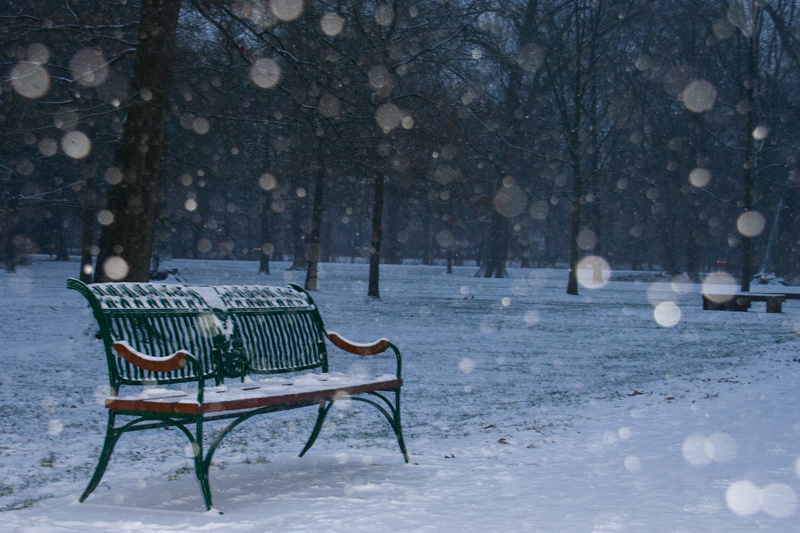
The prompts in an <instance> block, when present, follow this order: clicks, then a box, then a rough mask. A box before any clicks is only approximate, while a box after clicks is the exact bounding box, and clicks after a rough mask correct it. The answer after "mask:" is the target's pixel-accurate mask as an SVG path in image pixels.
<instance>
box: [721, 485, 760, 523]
mask: <svg viewBox="0 0 800 533" xmlns="http://www.w3.org/2000/svg"><path fill="white" fill-rule="evenodd" d="M725 503H727V504H728V507H729V508H730V510H731V511H733V512H734V513H736V514H738V515H740V516H749V515H754V514H756V513H757V512H758V511H759V510H760V509H761V504H760V503H759V490H758V487H756V486H755V485H753V484H752V483H751V482H749V481H737V482H735V483H732V484H731V486H729V487H728V490H726V491H725Z"/></svg>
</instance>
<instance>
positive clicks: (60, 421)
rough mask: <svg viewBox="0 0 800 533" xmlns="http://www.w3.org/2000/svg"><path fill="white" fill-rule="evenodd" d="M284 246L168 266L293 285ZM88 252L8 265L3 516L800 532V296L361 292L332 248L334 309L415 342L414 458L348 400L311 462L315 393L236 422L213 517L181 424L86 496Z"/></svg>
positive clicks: (623, 285) (451, 286)
mask: <svg viewBox="0 0 800 533" xmlns="http://www.w3.org/2000/svg"><path fill="white" fill-rule="evenodd" d="M272 266H273V274H272V275H271V276H269V277H266V278H265V277H263V276H262V277H259V276H258V275H257V274H256V270H257V265H256V264H255V263H248V262H222V261H218V262H212V261H173V262H170V264H169V265H163V267H165V268H178V269H179V271H180V273H181V275H182V276H183V277H184V278H185V280H186V282H187V283H190V284H202V283H208V284H252V283H266V284H271V285H285V284H286V283H287V282H290V281H293V282H297V283H301V284H302V282H303V279H304V273H300V272H286V271H285V270H284V269H285V268H286V265H285V264H273V265H272ZM77 270H78V263H77V262H71V263H66V264H65V263H56V262H52V261H50V260H47V259H46V258H44V257H36V258H34V261H33V263H32V265H30V266H23V267H20V268H19V269H18V272H17V273H16V274H8V273H6V272H2V273H0V294H2V305H0V324H2V325H0V383H2V384H0V415H2V416H0V511H2V512H0V530H2V531H3V532H6V531H9V532H10V531H20V532H36V533H50V532H54V533H55V532H59V533H60V532H82V533H83V532H111V531H126V532H128V531H134V532H160V531H224V532H226V533H227V532H232V533H238V532H261V531H275V532H305V531H308V532H311V531H314V532H318V531H347V532H383V531H434V532H436V531H468V532H472V531H475V532H478V531H480V532H483V531H492V532H494V531H541V532H554V531H566V532H594V531H596V532H601V531H657V532H661V531H663V532H693V531H703V532H738V531H748V532H749V531H776V532H790V531H800V512H798V495H800V410H799V409H798V405H800V350H798V348H799V347H800V340H798V339H799V338H800V301H790V302H787V303H786V304H784V311H783V313H782V314H766V313H765V309H764V304H763V303H760V304H759V303H756V304H754V306H753V309H751V310H750V311H749V312H747V313H730V312H710V311H703V310H702V307H701V299H700V295H699V292H700V287H699V285H695V284H688V283H669V282H663V281H662V282H658V283H653V282H652V280H654V279H660V278H658V276H655V275H653V274H646V273H633V272H616V273H614V276H613V278H612V281H611V282H610V283H608V284H607V285H605V286H603V287H599V288H596V289H594V290H589V289H586V288H582V289H581V292H582V294H581V296H579V297H574V296H572V297H571V296H567V295H566V294H565V292H564V290H565V287H566V276H567V273H566V271H564V270H521V269H511V270H510V274H511V278H510V279H478V278H473V277H471V276H472V274H473V273H474V271H475V269H474V268H455V269H454V273H453V275H445V274H444V268H443V267H425V266H384V267H382V269H381V276H382V278H381V295H382V297H383V298H382V300H381V301H369V300H368V299H367V298H366V297H365V294H366V289H367V287H366V279H367V271H368V266H367V265H351V264H323V265H322V273H321V274H322V276H324V277H323V278H322V279H321V289H322V290H321V291H319V292H318V293H315V294H314V298H315V299H316V301H317V303H318V304H319V306H320V308H321V310H322V316H323V319H324V320H325V322H326V326H327V327H328V329H329V330H333V331H337V332H339V333H341V334H342V335H344V336H346V337H348V338H351V339H352V340H354V341H360V342H366V341H372V340H375V339H377V338H378V337H381V336H385V337H388V338H389V339H391V340H392V341H393V342H395V343H396V344H397V345H398V346H399V348H400V350H401V351H402V353H403V357H404V359H403V361H404V367H403V372H404V380H405V386H404V396H403V427H404V432H405V436H406V442H407V444H408V448H409V452H410V454H411V460H412V464H409V465H406V464H404V462H403V459H402V455H401V454H400V452H399V451H398V449H397V444H396V441H395V440H394V437H393V435H391V432H390V430H389V427H388V425H387V424H386V423H385V421H384V420H382V419H381V418H379V415H378V413H377V412H376V411H374V409H372V408H370V407H369V406H361V405H356V404H355V403H354V404H352V405H346V404H342V405H340V406H339V407H338V408H335V411H334V412H333V416H332V417H330V418H329V419H328V422H326V425H325V427H324V429H323V432H322V434H321V436H320V439H319V440H318V441H317V443H316V444H315V446H314V448H312V449H311V451H310V452H309V453H308V454H307V455H306V457H304V458H303V459H298V458H297V457H296V455H297V453H298V452H299V451H300V449H301V448H302V446H303V444H304V442H305V439H306V438H307V436H308V434H309V433H310V432H311V428H312V426H313V423H314V420H315V414H316V412H315V410H314V409H311V408H309V409H301V410H295V411H291V412H288V413H278V414H273V415H268V416H263V417H260V418H257V419H255V420H251V421H250V422H249V423H247V424H244V425H243V426H242V427H241V428H240V429H238V430H237V431H236V432H234V433H232V434H231V435H230V436H229V437H228V438H227V440H226V441H225V444H223V446H222V447H221V448H220V450H219V451H218V452H217V454H216V455H215V461H214V465H213V467H212V472H211V476H210V477H211V487H212V490H213V496H214V504H215V507H217V508H218V509H220V510H221V511H224V514H223V515H219V514H213V513H206V512H204V507H203V504H202V498H201V494H200V490H199V487H198V484H197V482H196V480H195V478H194V473H193V470H192V468H191V465H192V463H191V460H190V458H189V455H188V454H187V446H186V444H187V443H186V442H185V440H182V438H180V437H181V435H180V434H179V432H178V431H175V430H172V431H166V430H159V431H148V432H142V433H140V434H133V435H131V434H129V435H126V436H125V437H123V438H122V440H121V441H120V443H119V444H118V445H117V448H116V451H115V455H114V458H113V459H112V462H111V464H110V465H109V468H108V471H107V472H106V475H105V477H104V479H103V482H102V484H101V485H100V486H99V487H98V488H97V490H96V491H95V492H94V494H93V495H92V496H91V497H90V498H89V499H88V500H87V501H86V502H85V503H83V504H79V503H78V502H77V499H78V496H79V495H80V493H81V492H82V491H83V489H84V487H85V485H86V483H87V482H88V480H89V478H90V477H91V473H92V471H93V468H94V465H95V464H96V461H97V458H98V455H99V452H100V447H101V445H102V440H103V434H104V430H105V423H106V413H105V409H104V408H102V407H101V406H100V405H99V404H98V403H97V402H98V401H101V402H102V399H103V387H104V386H107V380H106V364H105V360H104V357H103V354H102V350H101V346H100V344H99V341H98V340H97V339H96V338H95V336H94V334H95V333H96V331H97V330H96V326H95V324H94V319H93V318H92V317H91V315H90V314H89V310H88V307H87V305H86V303H85V300H84V299H83V297H82V296H80V295H79V294H78V293H77V292H74V291H68V290H67V289H66V288H65V280H66V278H67V277H70V276H75V275H76V274H77ZM798 291H800V288H798ZM662 302H673V303H674V304H675V305H674V306H673V305H671V304H665V305H662V306H661V307H660V308H659V310H660V311H659V312H660V313H661V314H660V315H659V314H658V313H654V311H655V309H656V306H657V305H658V304H659V303H662ZM677 310H679V311H680V319H679V320H678V321H677V323H676V324H675V325H673V326H671V327H665V326H663V325H661V324H659V322H657V321H656V318H657V317H658V318H659V320H660V321H661V322H663V323H671V322H674V321H675V320H676V319H677V318H678V315H677V313H676V311H677ZM331 361H332V363H331V369H332V370H341V371H357V372H364V371H368V372H372V373H375V374H383V373H386V372H392V371H393V368H394V364H393V357H392V356H390V355H387V354H382V355H380V356H377V357H372V358H358V357H356V356H352V355H348V354H344V353H342V352H340V351H338V350H336V349H335V348H332V349H331Z"/></svg>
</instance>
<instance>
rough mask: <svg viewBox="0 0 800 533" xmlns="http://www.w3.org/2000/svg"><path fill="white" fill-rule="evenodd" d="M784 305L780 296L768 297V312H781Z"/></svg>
mask: <svg viewBox="0 0 800 533" xmlns="http://www.w3.org/2000/svg"><path fill="white" fill-rule="evenodd" d="M782 308H783V305H782V302H781V300H780V299H778V298H767V313H781V312H783V309H782Z"/></svg>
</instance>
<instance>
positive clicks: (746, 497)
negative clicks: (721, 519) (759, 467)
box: [725, 481, 798, 518]
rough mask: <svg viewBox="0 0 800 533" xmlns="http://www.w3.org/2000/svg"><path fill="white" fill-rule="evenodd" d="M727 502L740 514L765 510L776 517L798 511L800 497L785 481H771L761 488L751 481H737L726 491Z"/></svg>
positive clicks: (745, 514)
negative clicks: (799, 498) (799, 497)
mask: <svg viewBox="0 0 800 533" xmlns="http://www.w3.org/2000/svg"><path fill="white" fill-rule="evenodd" d="M725 503H727V504H728V507H729V508H730V510H731V511H733V512H734V513H736V514H738V515H740V516H749V515H754V514H756V513H758V512H759V511H764V512H765V513H767V514H768V515H770V516H773V517H775V518H788V517H790V516H792V515H793V514H795V512H797V505H798V499H797V494H795V492H794V490H792V488H791V487H790V486H788V485H786V484H784V483H770V484H769V485H767V486H766V487H764V488H763V489H759V488H758V487H756V486H755V485H754V484H753V483H751V482H750V481H737V482H735V483H732V484H731V485H730V486H729V487H728V490H726V491H725Z"/></svg>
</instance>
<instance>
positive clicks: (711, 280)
mask: <svg viewBox="0 0 800 533" xmlns="http://www.w3.org/2000/svg"><path fill="white" fill-rule="evenodd" d="M736 289H737V288H736V280H734V279H733V276H731V275H730V274H728V273H727V272H722V271H716V272H712V273H711V274H709V275H708V276H706V277H705V279H704V280H703V285H702V292H703V295H704V296H705V297H706V298H708V299H709V300H711V301H712V302H716V303H725V302H729V301H731V300H733V295H734V294H736Z"/></svg>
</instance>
